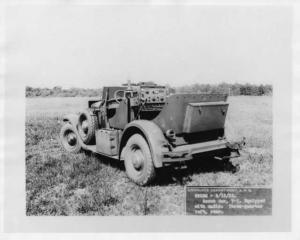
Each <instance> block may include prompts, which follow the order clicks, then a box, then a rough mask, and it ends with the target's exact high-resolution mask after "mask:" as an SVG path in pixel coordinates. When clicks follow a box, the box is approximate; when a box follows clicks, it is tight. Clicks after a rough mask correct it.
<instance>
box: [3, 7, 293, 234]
mask: <svg viewBox="0 0 300 240" xmlns="http://www.w3.org/2000/svg"><path fill="white" fill-rule="evenodd" d="M62 2H63V3H60V4H25V5H22V4H11V5H9V4H8V5H7V6H6V7H5V13H6V17H5V23H6V24H5V26H6V28H5V32H6V44H7V45H6V59H5V60H6V75H5V76H6V87H5V89H6V90H5V93H6V97H5V99H6V100H7V103H6V106H8V105H10V104H9V103H10V102H11V103H13V104H12V105H11V107H10V108H9V109H8V108H7V107H6V109H5V111H6V115H5V118H6V121H7V122H8V124H9V127H8V125H7V126H6V127H5V134H6V135H9V136H16V134H18V135H22V137H21V138H20V139H18V140H16V141H17V143H16V145H15V147H14V146H13V144H10V143H11V142H10V141H9V139H10V138H8V139H7V140H6V141H7V142H8V145H9V144H10V145H9V146H10V149H14V150H12V151H13V152H11V150H10V152H11V155H9V154H8V155H7V156H11V158H13V154H15V156H16V158H17V160H16V161H18V163H20V164H21V167H19V168H17V169H18V170H17V171H16V172H14V173H13V174H14V175H10V173H11V172H12V171H13V169H14V166H15V163H16V161H12V162H9V161H7V162H5V173H6V176H5V179H7V178H8V179H9V180H7V183H9V182H11V184H12V185H10V186H11V188H14V187H13V186H14V183H13V182H14V179H17V180H16V181H18V182H21V183H22V184H21V185H19V186H18V188H17V189H20V191H19V193H17V191H15V190H12V191H10V190H9V188H10V186H9V184H7V183H6V185H5V193H6V195H5V197H6V202H4V206H5V209H11V213H8V212H9V211H8V210H6V211H7V212H6V215H5V216H9V215H10V214H11V216H17V215H14V214H17V212H18V214H21V215H22V219H26V221H27V225H26V224H25V225H23V224H21V222H20V223H18V220H16V219H17V218H16V217H11V219H10V222H9V223H7V228H8V229H11V231H15V230H16V229H25V226H29V225H31V226H33V225H32V224H29V223H30V221H36V222H39V221H40V220H39V219H41V221H40V222H39V226H43V227H41V229H44V230H41V229H40V230H41V231H48V230H49V229H50V230H49V231H54V230H53V229H55V228H54V227H51V228H50V227H49V226H50V225H51V226H54V225H53V224H56V225H57V227H58V228H60V229H61V230H59V231H64V227H63V225H64V224H67V223H66V222H68V221H69V219H70V220H71V219H72V217H78V218H76V219H77V220H74V221H75V222H76V224H77V225H76V226H78V228H77V227H75V225H74V227H73V228H72V227H71V222H70V225H68V227H67V228H66V229H68V230H66V231H77V230H78V231H80V230H79V229H80V227H81V226H82V225H84V224H79V222H80V221H81V220H82V221H81V223H83V222H84V221H83V217H92V216H93V217H94V218H92V219H90V218H88V219H90V220H89V221H94V220H95V221H98V220H99V221H102V220H103V221H106V220H107V219H108V218H107V217H110V218H109V219H111V220H110V221H111V223H112V222H114V219H116V220H115V221H118V220H117V219H119V218H118V217H123V218H122V219H127V217H128V219H130V218H129V217H143V218H141V219H140V218H134V219H133V220H132V221H133V224H132V225H131V226H130V227H128V229H126V228H127V227H126V226H127V225H129V222H128V224H127V225H126V224H125V225H126V226H125V225H124V228H123V231H140V230H139V229H135V227H134V224H135V222H139V221H141V222H143V221H145V222H147V223H148V225H147V226H144V227H143V229H144V230H143V231H163V220H162V218H161V217H168V219H172V218H174V219H180V220H178V221H181V222H184V221H187V222H186V224H180V227H179V228H178V229H175V227H174V226H176V225H175V224H174V225H172V224H170V226H169V227H168V231H177V230H179V229H181V230H184V229H186V230H187V229H193V231H205V229H206V227H203V229H202V230H201V229H200V228H199V226H198V227H197V225H199V224H198V222H197V221H198V220H199V221H202V222H205V221H207V223H206V224H207V225H209V227H208V228H207V229H209V230H210V231H214V229H215V230H216V231H227V230H226V228H225V225H224V227H223V225H222V224H220V223H221V222H222V218H223V219H226V218H227V217H228V218H229V217H232V219H233V221H232V222H231V223H229V222H228V221H226V224H232V225H231V226H232V227H233V226H234V222H239V223H238V224H239V226H240V228H237V229H236V231H240V230H241V231H246V229H248V227H250V228H249V229H251V227H253V229H255V231H271V230H273V231H276V230H275V229H274V228H275V226H278V229H282V230H283V231H287V230H288V229H290V226H291V224H290V203H289V204H287V205H285V204H286V203H288V202H289V201H290V199H291V194H290V191H291V190H290V185H286V183H289V178H290V170H291V169H290V164H291V151H290V150H289V149H290V147H291V126H290V125H283V124H285V123H288V122H289V121H290V118H291V107H292V106H291V104H288V103H289V101H290V100H289V99H290V97H291V94H290V93H291V89H292V87H291V82H292V65H293V62H292V32H293V24H292V23H293V18H292V13H293V9H292V8H291V7H290V6H288V5H282V6H281V5H259V4H257V5H255V4H253V5H251V4H249V5H242V4H241V5H238V4H228V5H221V4H203V5H201V4H184V3H179V2H178V3H167V4H158V3H151V2H149V3H146V2H143V3H132V4H131V3H127V4H125V3H124V4H122V3H118V4H108V3H105V4H94V3H92V4H79V3H77V2H76V3H72V1H70V2H69V1H62ZM278 103H279V104H278ZM14 106H18V107H20V110H17V109H15V108H14ZM278 109H279V110H278ZM19 116H20V117H19ZM14 122H16V123H15V124H14ZM284 126H287V127H286V129H284ZM18 129H21V131H19V130H18ZM11 139H13V140H12V142H13V141H14V139H16V138H11ZM278 139H280V141H281V142H279V140H278ZM282 156H283V157H284V158H286V159H281V158H282ZM279 162H280V163H279ZM283 162H286V165H285V167H280V166H284V163H283ZM278 164H280V165H278ZM280 171H281V172H280ZM278 172H280V173H278ZM13 176H16V178H14V177H13ZM19 180H20V181H19ZM280 180H282V181H281V183H279V182H280ZM279 188H280V189H279ZM15 189H16V188H15ZM278 189H279V190H278ZM13 191H14V192H15V193H13ZM279 191H280V193H282V195H280V194H279ZM279 195H280V196H279ZM283 196H285V198H284V200H282V198H283ZM281 197H282V198H281ZM278 198H280V203H283V204H284V206H285V207H284V209H283V208H281V207H280V206H279V204H278V201H277V199H278ZM9 199H14V200H13V201H15V202H19V203H21V204H22V205H21V206H19V205H18V204H14V205H13V204H12V203H11V202H10V200H9ZM5 204H6V205H5ZM9 206H10V207H9ZM15 207H16V208H15ZM4 211H5V210H4ZM62 216H64V217H65V218H63V219H61V218H59V217H62ZM36 217H38V218H36ZM40 217H51V218H50V219H51V224H49V226H47V218H40ZM273 218H276V219H277V220H278V221H277V220H276V221H277V222H276V224H277V225H275V224H274V225H273V226H272V224H271V219H273ZM280 218H281V219H282V220H283V221H282V222H280V221H279V219H280ZM139 219H140V220H139ZM156 219H157V221H156ZM185 219H186V220H185ZM197 219H198V220H197ZM213 219H217V221H219V224H216V225H214V224H213V221H212V220H213ZM239 219H242V220H241V221H239ZM248 219H249V221H252V222H251V223H250V224H249V226H247V224H246V222H247V221H248ZM269 220H270V221H269ZM56 221H59V222H57V223H55V222H56ZM64 221H66V222H65V223H64ZM72 221H73V220H72ZM128 221H129V220H128ZM130 221H131V220H130ZM176 221H177V220H176ZM188 221H193V222H194V224H193V225H190V226H189V224H188ZM223 221H224V222H225V220H223ZM274 221H275V220H274ZM145 222H144V223H145ZM199 223H200V222H199ZM107 224H108V223H107ZM118 224H120V225H122V223H121V221H119V222H118ZM137 224H143V223H137ZM152 224H153V225H152ZM224 224H225V223H224ZM86 225H88V224H86ZM144 225H146V224H144ZM12 226H13V227H12ZM36 226H38V225H36ZM136 226H138V225H136ZM262 226H267V227H262ZM99 228H101V227H99ZM137 228H138V227H137ZM47 229H48V230H47ZM51 229H52V230H51ZM88 229H91V227H90V228H88ZM102 229H104V227H102ZM124 229H125V230H124ZM133 229H135V230H133ZM155 229H156V230H155ZM170 229H172V230H170ZM230 229H231V230H232V229H233V228H230ZM242 229H243V230H242ZM25 231H26V230H25ZM37 231H39V230H37ZM95 231H97V230H95ZM101 231H102V230H101ZM228 231H229V228H228ZM250 231H252V230H250ZM253 231H254V230H253Z"/></svg>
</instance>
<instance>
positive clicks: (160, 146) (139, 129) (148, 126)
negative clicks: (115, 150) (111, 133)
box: [119, 120, 168, 168]
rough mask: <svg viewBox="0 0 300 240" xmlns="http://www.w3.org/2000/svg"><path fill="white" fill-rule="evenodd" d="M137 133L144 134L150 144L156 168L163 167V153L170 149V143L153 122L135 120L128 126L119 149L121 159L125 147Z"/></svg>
mask: <svg viewBox="0 0 300 240" xmlns="http://www.w3.org/2000/svg"><path fill="white" fill-rule="evenodd" d="M135 133H140V134H142V135H143V136H144V137H145V139H146V141H147V142H148V144H149V147H150V151H151V155H152V159H153V164H154V166H155V167H157V168H158V167H162V162H163V161H162V159H163V154H162V152H163V151H164V150H166V149H167V148H168V141H167V139H166V138H165V136H164V134H163V132H162V130H161V129H160V128H159V127H158V126H157V125H156V124H155V123H153V122H152V121H147V120H135V121H132V122H130V123H129V124H128V125H127V126H126V128H125V129H124V131H123V134H122V138H121V143H120V148H119V156H120V158H121V152H122V149H123V147H125V145H126V143H127V141H128V139H129V138H130V137H131V136H132V135H133V134H135Z"/></svg>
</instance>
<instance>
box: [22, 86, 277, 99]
mask: <svg viewBox="0 0 300 240" xmlns="http://www.w3.org/2000/svg"><path fill="white" fill-rule="evenodd" d="M168 87H169V88H170V92H173V93H227V94H229V95H231V96H239V95H248V96H264V95H272V91H273V88H272V85H270V84H265V85H264V84H259V85H256V84H249V83H246V84H240V83H234V84H229V83H220V84H192V85H187V86H181V87H175V88H174V87H171V86H168ZM101 94H102V88H96V89H91V88H68V89H63V88H62V87H59V86H56V87H53V88H34V87H29V86H28V87H26V97H28V98H30V97H99V96H100V97H101Z"/></svg>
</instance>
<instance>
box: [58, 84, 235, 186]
mask: <svg viewBox="0 0 300 240" xmlns="http://www.w3.org/2000/svg"><path fill="white" fill-rule="evenodd" d="M227 110H228V103H227V95H226V94H209V93H197V94H169V93H168V89H167V88H166V87H165V86H159V85H156V84H153V83H139V84H130V83H128V84H127V85H123V86H118V87H104V88H103V94H102V99H99V100H93V101H89V102H88V109H87V110H86V111H84V112H82V113H81V114H79V115H77V114H70V115H66V116H65V117H64V119H63V121H64V122H65V123H66V124H65V125H64V126H63V128H62V131H61V133H60V137H61V141H62V144H63V146H64V147H65V149H66V150H67V151H69V152H78V151H80V150H81V149H85V150H89V151H92V152H95V153H98V154H101V155H105V156H108V157H111V158H115V159H118V160H121V161H125V168H126V172H127V174H128V176H129V177H130V178H131V179H132V180H133V181H134V182H136V183H137V184H140V185H145V184H147V183H149V182H150V181H151V180H153V179H154V176H155V172H156V168H160V167H163V166H164V165H170V164H173V163H178V162H185V161H187V160H191V159H192V158H193V155H195V154H201V153H209V154H211V155H214V156H215V158H217V159H219V160H228V159H230V158H231V157H234V156H238V147H239V146H240V144H238V147H236V146H235V147H233V146H234V145H235V144H231V143H229V142H228V141H227V140H226V138H225V136H224V125H225V119H226V114H227ZM232 153H235V154H232Z"/></svg>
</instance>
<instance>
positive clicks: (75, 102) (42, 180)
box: [25, 96, 273, 215]
mask: <svg viewBox="0 0 300 240" xmlns="http://www.w3.org/2000/svg"><path fill="white" fill-rule="evenodd" d="M87 100H88V99H87V98H33V99H27V100H26V143H25V144H26V213H27V215H174V214H176V215H179V214H184V204H185V199H184V196H185V192H184V188H185V186H186V185H201V186H216V185H218V186H271V185H272V160H273V155H272V97H250V96H249V97H248V96H247V97H246V96H241V97H230V98H229V102H230V106H229V112H228V115H227V122H226V135H227V137H228V138H229V139H231V140H239V139H241V137H242V136H244V137H246V142H247V147H246V148H245V149H244V150H243V151H242V156H241V157H239V158H236V159H234V160H233V161H232V162H233V164H239V165H240V170H239V171H238V172H236V173H232V172H230V171H225V170H224V169H223V168H222V166H220V164H218V163H219V162H217V161H215V162H212V161H211V160H209V161H205V159H202V161H200V163H199V164H198V165H197V166H198V167H197V168H192V167H191V166H189V167H188V168H186V169H182V170H175V169H172V168H164V169H163V170H162V171H160V173H159V177H158V178H157V180H156V181H155V182H154V183H153V184H152V185H151V186H147V187H139V186H137V185H135V184H134V183H132V182H131V181H130V180H129V179H128V178H127V177H126V174H125V171H124V166H123V165H122V164H120V163H118V162H116V161H114V160H110V159H107V158H103V157H99V156H96V155H94V154H87V153H80V154H69V153H66V152H65V151H64V150H63V149H62V147H61V146H60V143H59V140H58V133H59V130H60V127H61V122H60V118H61V116H62V115H64V114H65V113H69V112H79V111H80V110H81V109H83V108H85V107H86V105H87ZM196 160H197V159H196ZM192 166H194V165H192Z"/></svg>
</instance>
